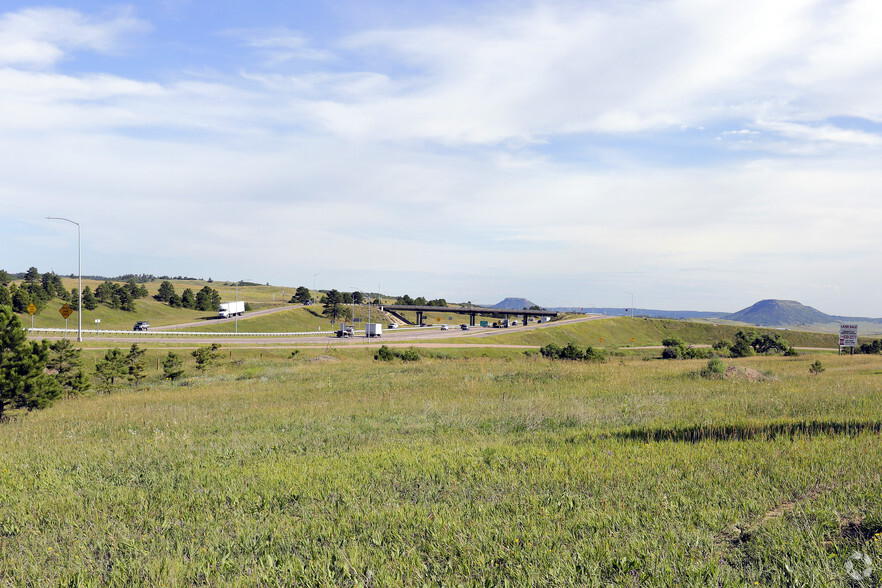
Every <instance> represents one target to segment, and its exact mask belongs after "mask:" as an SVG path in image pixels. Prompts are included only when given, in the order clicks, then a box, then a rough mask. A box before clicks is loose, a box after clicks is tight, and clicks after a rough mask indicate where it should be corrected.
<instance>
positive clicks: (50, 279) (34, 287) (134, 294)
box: [0, 267, 147, 313]
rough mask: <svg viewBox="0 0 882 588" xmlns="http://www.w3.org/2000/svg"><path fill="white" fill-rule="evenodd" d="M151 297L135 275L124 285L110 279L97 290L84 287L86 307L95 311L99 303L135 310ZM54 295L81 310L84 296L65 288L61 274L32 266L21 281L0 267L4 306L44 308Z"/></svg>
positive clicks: (0, 299)
mask: <svg viewBox="0 0 882 588" xmlns="http://www.w3.org/2000/svg"><path fill="white" fill-rule="evenodd" d="M145 296H147V288H146V287H145V286H144V285H143V284H138V283H137V282H136V281H135V277H130V278H129V280H128V281H127V282H125V283H123V284H120V283H115V282H111V281H109V280H106V281H105V282H104V283H103V284H101V285H100V286H98V287H97V288H96V289H95V291H94V292H93V291H92V289H91V288H90V287H89V286H86V287H85V288H83V293H82V297H83V307H84V308H85V309H86V310H95V309H96V308H98V305H99V304H105V305H107V306H109V307H110V308H115V309H120V310H126V311H131V312H134V311H135V301H136V300H138V299H139V298H144V297H145ZM53 298H60V299H62V300H64V301H65V302H67V303H68V304H69V305H70V306H71V308H73V309H74V310H79V307H78V305H79V299H80V296H79V294H78V293H77V289H76V288H72V289H71V290H70V291H67V290H65V288H64V284H63V283H62V281H61V277H60V276H59V275H57V274H56V273H55V272H46V273H43V274H41V273H40V271H39V270H38V269H37V268H35V267H31V268H30V269H28V271H27V272H25V274H24V276H22V278H21V282H20V283H18V284H15V283H14V282H12V276H11V275H9V274H8V273H7V272H6V271H5V270H0V305H5V306H11V307H12V309H13V311H15V312H18V313H23V312H25V311H26V310H27V308H28V306H30V305H31V304H33V305H34V306H36V307H37V311H38V312H39V311H40V310H42V309H43V308H44V307H45V306H46V304H47V303H48V302H49V301H50V300H51V299H53Z"/></svg>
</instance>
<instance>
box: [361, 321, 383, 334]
mask: <svg viewBox="0 0 882 588" xmlns="http://www.w3.org/2000/svg"><path fill="white" fill-rule="evenodd" d="M364 332H365V334H366V335H367V336H368V337H382V336H383V325H381V324H380V323H367V324H366V325H365V326H364Z"/></svg>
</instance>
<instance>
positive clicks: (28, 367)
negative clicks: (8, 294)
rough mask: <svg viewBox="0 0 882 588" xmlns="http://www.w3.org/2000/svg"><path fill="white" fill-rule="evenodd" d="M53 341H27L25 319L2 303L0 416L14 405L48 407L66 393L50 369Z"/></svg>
mask: <svg viewBox="0 0 882 588" xmlns="http://www.w3.org/2000/svg"><path fill="white" fill-rule="evenodd" d="M48 358H49V343H48V342H47V341H46V340H45V339H44V340H43V341H42V342H40V343H37V342H36V341H31V342H29V341H27V338H26V336H25V332H24V329H23V328H22V324H21V321H20V320H19V318H18V317H17V316H15V314H13V312H12V309H10V308H9V307H8V306H0V420H2V419H3V418H4V416H5V414H6V411H7V410H9V409H13V408H26V409H28V410H34V409H40V408H46V407H47V406H49V405H51V404H52V402H53V401H54V400H55V399H56V398H58V397H59V396H60V395H61V394H62V390H61V386H60V385H59V384H58V382H56V381H55V378H53V377H51V376H50V375H48V374H47V373H46V370H45V368H46V362H47V360H48Z"/></svg>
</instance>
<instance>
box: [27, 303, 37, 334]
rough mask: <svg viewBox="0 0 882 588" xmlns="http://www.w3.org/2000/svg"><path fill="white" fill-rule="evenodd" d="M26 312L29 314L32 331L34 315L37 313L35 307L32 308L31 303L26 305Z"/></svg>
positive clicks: (32, 304)
mask: <svg viewBox="0 0 882 588" xmlns="http://www.w3.org/2000/svg"><path fill="white" fill-rule="evenodd" d="M28 312H29V313H30V314H31V329H32V330H33V328H34V313H36V312H37V307H36V306H34V303H33V302H31V303H30V304H28Z"/></svg>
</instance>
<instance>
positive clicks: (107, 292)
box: [95, 281, 113, 304]
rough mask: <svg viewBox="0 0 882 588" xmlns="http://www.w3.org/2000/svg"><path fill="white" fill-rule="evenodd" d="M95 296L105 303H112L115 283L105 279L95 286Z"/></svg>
mask: <svg viewBox="0 0 882 588" xmlns="http://www.w3.org/2000/svg"><path fill="white" fill-rule="evenodd" d="M95 298H96V299H97V300H98V302H101V303H103V304H111V299H112V298H113V283H111V282H108V281H105V282H104V283H103V284H101V285H99V286H98V287H97V288H95Z"/></svg>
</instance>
